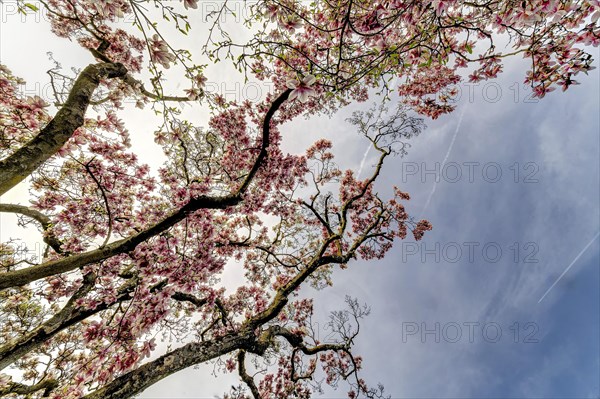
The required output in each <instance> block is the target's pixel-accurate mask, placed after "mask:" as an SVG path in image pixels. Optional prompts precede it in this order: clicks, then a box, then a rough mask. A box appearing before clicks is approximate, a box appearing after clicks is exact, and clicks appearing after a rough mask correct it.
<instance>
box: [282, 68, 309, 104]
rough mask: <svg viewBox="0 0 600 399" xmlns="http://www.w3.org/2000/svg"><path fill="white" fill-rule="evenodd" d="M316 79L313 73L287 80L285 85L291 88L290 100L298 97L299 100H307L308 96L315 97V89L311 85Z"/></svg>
mask: <svg viewBox="0 0 600 399" xmlns="http://www.w3.org/2000/svg"><path fill="white" fill-rule="evenodd" d="M316 81H317V79H316V78H315V77H314V76H313V75H306V76H305V77H304V78H302V80H300V81H298V80H296V79H290V80H288V81H287V83H286V84H287V87H288V88H289V89H293V91H292V92H291V93H290V97H289V98H290V100H294V99H296V98H297V99H298V100H300V102H303V103H305V102H307V101H308V99H309V98H310V97H315V96H316V95H317V91H316V90H315V89H314V88H313V87H312V85H314V84H315V82H316Z"/></svg>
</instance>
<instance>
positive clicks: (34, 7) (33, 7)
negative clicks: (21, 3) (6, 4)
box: [25, 3, 39, 11]
mask: <svg viewBox="0 0 600 399" xmlns="http://www.w3.org/2000/svg"><path fill="white" fill-rule="evenodd" d="M25 7H27V8H29V9H30V10H32V11H38V10H39V8H37V7H36V6H35V5H33V4H31V3H25Z"/></svg>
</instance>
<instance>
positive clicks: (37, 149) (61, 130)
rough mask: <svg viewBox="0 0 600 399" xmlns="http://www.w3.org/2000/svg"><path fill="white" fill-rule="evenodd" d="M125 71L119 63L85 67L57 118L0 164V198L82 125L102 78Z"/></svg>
mask: <svg viewBox="0 0 600 399" xmlns="http://www.w3.org/2000/svg"><path fill="white" fill-rule="evenodd" d="M126 73H127V69H125V67H124V66H123V65H122V64H120V63H99V64H92V65H89V66H87V67H86V68H85V69H84V70H83V71H82V72H81V74H79V77H78V78H77V80H75V83H74V84H73V88H72V89H71V92H70V93H69V97H68V98H67V101H66V102H65V104H64V105H63V106H62V108H61V109H60V110H59V111H58V112H57V113H56V116H54V118H53V119H52V120H51V121H50V123H48V125H46V127H44V128H43V129H42V130H41V131H40V133H39V134H38V135H36V136H35V137H34V138H33V139H32V140H31V141H29V142H28V143H27V144H25V145H24V146H23V147H21V148H19V149H18V150H17V151H16V152H15V153H14V154H12V155H11V156H9V157H8V158H6V159H4V160H2V161H0V195H2V194H4V193H6V192H7V191H8V190H10V189H11V188H13V187H14V186H16V185H17V184H18V183H20V182H21V181H22V180H24V179H25V178H26V177H27V176H29V175H30V174H31V173H32V172H33V171H34V170H35V169H37V168H38V166H40V165H41V164H42V163H43V162H44V161H46V160H47V159H48V158H50V157H51V156H52V155H54V154H56V152H57V151H58V150H59V149H60V148H61V147H62V146H63V145H64V144H65V143H66V142H67V140H69V138H70V137H71V136H72V135H73V133H74V132H75V130H76V129H77V128H79V127H81V126H82V125H83V121H84V116H85V112H86V110H87V107H88V105H89V103H90V100H91V98H92V94H93V93H94V91H95V90H96V88H97V87H98V85H99V84H100V80H101V79H103V78H116V77H120V76H124V75H125V74H126Z"/></svg>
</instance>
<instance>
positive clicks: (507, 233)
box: [0, 21, 600, 398]
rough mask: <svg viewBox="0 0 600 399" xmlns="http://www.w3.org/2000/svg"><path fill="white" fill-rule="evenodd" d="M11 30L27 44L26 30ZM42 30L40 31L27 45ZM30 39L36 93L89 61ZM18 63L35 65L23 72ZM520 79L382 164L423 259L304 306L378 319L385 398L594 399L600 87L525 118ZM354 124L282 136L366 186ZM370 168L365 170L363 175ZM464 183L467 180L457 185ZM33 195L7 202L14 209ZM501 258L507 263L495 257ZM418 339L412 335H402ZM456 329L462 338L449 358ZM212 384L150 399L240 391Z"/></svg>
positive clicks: (5, 54)
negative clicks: (59, 71) (58, 64)
mask: <svg viewBox="0 0 600 399" xmlns="http://www.w3.org/2000/svg"><path fill="white" fill-rule="evenodd" d="M4 22H5V21H3V24H4ZM8 22H9V23H10V22H11V21H8ZM12 22H14V21H12ZM8 26H9V25H6V27H8ZM6 27H4V28H3V32H2V33H6V32H7V28H6ZM11 28H12V29H14V32H17V33H18V32H19V30H18V29H23V24H20V25H19V24H13V25H12V26H11ZM31 28H32V27H31V26H29V28H28V29H31ZM38 29H39V30H40V32H42V31H43V23H42V24H38V25H35V26H34V29H33V30H32V31H36V32H37V30H38ZM22 37H23V40H24V42H23V43H21V46H15V44H14V43H13V42H11V40H10V38H8V36H2V35H0V39H1V40H2V42H1V43H0V50H1V53H0V58H1V60H2V61H3V62H6V64H7V65H8V66H9V67H11V68H13V70H14V72H15V73H16V74H18V75H21V76H24V77H25V78H28V80H29V82H36V80H35V79H36V77H39V76H43V72H44V71H45V70H46V69H48V68H49V67H50V66H51V65H50V63H49V62H48V61H47V58H46V56H45V50H47V49H52V50H53V51H56V52H58V53H61V52H63V55H64V54H66V57H67V58H66V59H67V60H70V62H65V66H66V67H67V68H68V67H70V66H71V65H79V66H81V65H85V64H86V63H87V62H89V61H91V59H90V58H89V56H88V55H84V53H82V52H81V51H79V50H76V49H75V46H74V45H72V44H69V43H68V42H67V41H65V40H61V39H58V38H54V37H52V36H49V37H47V40H48V42H46V43H47V44H46V47H40V44H39V39H38V37H39V36H35V35H30V36H24V35H22ZM45 40H46V37H45ZM36 46H38V47H37V48H36ZM25 47H26V48H29V49H30V50H31V54H30V55H28V57H27V59H24V58H23V57H22V48H25ZM28 51H29V50H28ZM69 57H70V58H69ZM86 57H87V58H86ZM594 58H595V59H599V58H600V56H599V54H598V51H595V55H594ZM62 60H63V59H61V61H62ZM524 71H525V64H524V63H523V62H522V61H518V60H511V61H509V63H508V64H507V66H506V68H505V72H504V74H502V75H501V78H500V79H498V80H496V81H495V83H493V84H488V85H487V86H486V83H485V82H482V83H481V84H480V85H479V86H474V87H472V89H473V97H472V101H470V99H469V95H468V94H469V90H470V88H469V86H467V85H464V84H462V85H461V89H462V93H463V95H462V97H461V98H460V99H459V100H458V103H457V105H458V108H457V111H456V112H455V113H453V114H452V115H449V116H442V117H440V118H439V119H438V120H436V121H430V120H428V121H427V125H428V128H427V129H426V130H425V131H424V132H423V133H422V134H421V135H420V136H419V137H416V138H414V139H412V140H411V141H410V144H411V145H412V147H411V148H410V149H409V150H408V155H407V156H405V157H404V158H394V159H392V160H391V161H390V162H389V163H388V164H387V166H386V169H385V170H384V173H383V174H382V176H381V179H380V181H379V183H378V189H379V191H380V192H381V193H382V195H385V194H389V193H390V192H391V189H390V188H391V186H392V185H397V186H399V187H400V188H402V190H403V191H407V192H409V193H410V194H411V196H412V199H411V201H409V203H408V205H407V209H408V211H409V213H411V214H413V215H415V216H416V217H418V216H420V215H422V216H423V217H424V218H427V219H428V220H430V221H431V222H432V224H433V226H434V230H433V231H431V232H429V234H427V235H426V236H425V238H424V240H423V241H422V242H420V243H419V245H415V244H414V243H413V242H410V241H407V242H405V243H404V244H403V243H397V245H396V247H395V248H394V249H393V250H392V251H391V252H390V253H389V254H388V256H387V257H386V258H385V259H384V260H382V261H379V262H368V263H365V262H355V263H353V264H351V265H350V268H349V269H348V270H345V271H341V272H336V273H335V279H334V287H332V288H329V289H327V290H325V291H322V292H318V293H314V292H312V291H311V290H310V289H307V290H305V291H304V294H305V295H312V294H314V295H316V298H317V299H316V308H317V315H318V316H319V317H320V318H321V320H325V318H326V315H327V312H329V311H332V310H337V309H340V308H343V307H344V296H345V295H346V294H349V295H352V296H354V297H356V298H358V299H359V300H360V301H361V302H366V303H368V304H369V305H370V306H371V308H372V313H371V315H370V316H369V318H368V319H367V320H366V321H365V323H364V324H363V325H362V326H361V335H360V337H359V339H358V342H357V347H356V351H357V353H360V354H361V355H363V357H364V373H363V376H364V378H365V379H366V380H367V381H368V382H370V383H376V382H381V383H383V384H384V385H385V386H386V391H387V393H388V394H390V395H392V397H394V398H598V397H600V382H599V381H600V363H599V362H600V360H599V359H600V343H599V339H600V338H599V337H600V319H599V317H600V316H599V315H600V274H599V263H600V259H599V256H600V255H599V246H600V244H599V242H600V239H598V238H596V239H594V240H593V238H594V237H595V235H596V234H597V233H598V231H599V230H600V221H599V218H600V208H599V203H600V198H599V191H600V166H599V158H600V141H599V140H600V139H599V138H600V134H599V133H600V119H599V118H600V117H599V113H600V112H599V110H600V99H599V96H600V80H599V74H598V70H595V71H593V72H592V73H590V75H589V76H580V77H578V79H577V80H579V81H580V82H581V83H582V84H581V85H580V86H575V87H572V88H571V89H569V90H568V91H567V92H566V93H558V92H554V93H550V94H549V95H548V96H547V97H546V98H544V99H542V100H539V101H537V102H531V101H530V98H529V94H530V91H529V90H527V89H525V88H523V86H522V85H521V82H522V80H523V76H524ZM40 73H41V74H42V75H40ZM41 84H42V86H41V87H43V84H44V82H43V81H42V82H41ZM515 84H516V85H515ZM28 87H29V88H32V87H34V86H32V85H31V83H30V86H28ZM517 87H518V88H519V89H518V92H516V90H517ZM499 94H501V95H499ZM486 96H487V97H486ZM496 97H497V98H496ZM486 98H487V99H486ZM461 114H462V119H461V118H460V115H461ZM346 116H347V112H342V113H340V114H339V115H338V116H336V117H335V118H334V119H326V118H323V119H318V120H310V121H299V122H297V123H295V124H293V125H291V126H289V127H287V128H286V129H287V130H285V131H284V133H285V135H286V142H285V145H286V146H287V148H289V149H290V151H292V150H293V149H298V148H306V146H308V145H309V144H310V143H311V142H312V141H314V140H315V139H317V138H319V137H323V136H325V137H327V138H329V139H331V140H332V141H334V143H335V146H336V147H335V149H336V152H337V154H338V156H339V157H340V158H339V159H338V162H339V163H340V164H341V165H342V166H345V167H352V168H354V169H355V170H358V168H359V165H360V161H361V159H362V157H363V155H364V153H365V149H366V143H365V141H364V140H361V138H360V137H359V136H358V135H357V134H353V133H352V130H351V129H350V126H349V125H345V124H344V122H343V120H344V118H345V117H346ZM131 117H132V120H133V121H134V123H133V124H132V126H131V130H132V134H133V135H134V137H133V142H134V145H136V143H139V142H143V141H148V140H147V134H148V133H147V132H146V133H144V132H143V131H142V130H143V129H145V128H146V126H144V125H143V124H142V125H140V124H136V123H135V122H136V121H140V120H141V119H136V118H138V116H137V114H132V115H131ZM459 121H460V124H459ZM150 129H152V127H150ZM142 155H143V156H148V157H149V158H152V157H153V156H154V155H153V154H152V153H151V152H145V154H142ZM371 155H373V154H371ZM444 159H446V162H445V163H444ZM372 161H373V159H372V158H370V157H369V156H368V157H367V160H366V163H365V169H364V171H363V173H364V174H366V173H367V171H368V167H369V166H370V165H371V163H372ZM436 163H437V165H439V169H440V180H439V182H438V183H437V184H435V182H434V180H435V176H434V175H433V174H425V175H421V171H423V170H424V169H427V170H434V169H435V167H436ZM469 165H471V166H472V168H473V169H471V170H472V171H473V179H472V182H471V181H469ZM415 168H418V169H417V170H418V172H417V173H416V174H414V175H413V174H411V173H409V171H414V170H415ZM457 168H458V169H457ZM457 170H460V172H461V174H462V175H461V177H460V178H457V179H454V177H455V176H456V171H457ZM442 171H445V172H444V173H442ZM498 171H500V172H501V176H500V175H498ZM517 172H518V173H517ZM452 180H457V181H455V182H452ZM515 180H516V181H515ZM434 185H435V190H434ZM433 190H434V191H433ZM432 191H433V194H432ZM24 192H25V191H15V194H11V193H9V195H13V196H12V197H9V195H7V199H6V200H5V201H8V200H12V201H16V200H18V199H19V197H18V196H19V195H22V194H23V193H24ZM428 198H430V200H429V201H428ZM3 200H4V199H3ZM425 205H427V206H425ZM4 220H6V219H4ZM590 242H591V244H589V243H590ZM515 243H516V245H515ZM588 244H589V247H588V248H587V250H586V251H585V252H584V253H583V254H582V255H581V257H580V258H579V259H578V260H577V261H576V262H575V263H573V265H572V266H571V268H570V269H569V270H568V272H567V273H566V274H565V275H564V277H562V278H561V279H560V280H559V281H558V283H556V285H555V286H554V287H553V288H552V290H550V292H548V294H547V295H546V296H545V297H544V298H543V300H542V301H541V302H539V300H540V298H542V296H543V295H544V294H545V292H546V291H547V290H548V288H550V287H551V286H552V284H553V283H554V282H555V281H556V279H557V278H558V277H559V276H560V275H561V273H563V272H564V270H565V269H566V268H567V267H568V266H569V265H570V264H571V263H572V261H573V260H574V259H575V258H576V257H577V255H578V254H579V253H580V252H581V251H582V249H584V247H586V245H588ZM436 245H437V247H436ZM415 248H416V252H415ZM436 248H439V251H438V250H436ZM457 248H460V249H461V251H462V252H461V253H460V254H458V253H457V252H456V249H457ZM469 248H473V249H474V251H473V258H472V259H470V258H469V253H468V251H469ZM484 248H485V249H486V252H483V249H484ZM498 248H500V250H501V251H502V253H501V254H496V252H494V251H496V250H497V249H498ZM517 248H518V251H517ZM426 250H429V252H426ZM436 255H439V257H440V260H439V261H436V259H435V256H436ZM495 258H497V259H495ZM532 261H536V262H532ZM538 302H539V303H538ZM436 323H437V324H436ZM515 323H518V324H515ZM436 325H439V336H440V339H439V341H440V342H435V341H436V340H435V335H434V334H433V333H432V334H426V335H423V334H422V328H423V327H425V328H427V329H429V330H434V329H435V328H436ZM414 326H418V328H419V331H418V332H416V333H415V334H412V335H408V331H409V330H408V329H409V328H412V327H414ZM456 326H459V328H460V331H461V334H462V335H461V336H460V338H459V339H456V342H449V341H451V340H452V339H453V338H454V337H455V333H456V331H457V329H456ZM469 326H473V330H472V331H473V336H472V339H470V337H469V333H470V327H469ZM484 327H485V328H486V329H485V330H482V328H484ZM511 327H512V329H511ZM498 328H499V329H501V335H499V336H498V337H496V338H495V335H496V332H497V331H500V330H499V329H498ZM403 331H404V333H405V334H404V335H405V336H404V339H403ZM516 332H518V336H515V333H516ZM515 339H516V340H517V341H518V342H515ZM526 339H529V340H530V341H532V340H533V341H537V342H524V340H526ZM491 341H497V342H491ZM211 370H212V367H211V366H208V367H201V368H200V369H199V370H193V369H190V370H186V371H184V372H181V373H178V374H176V375H174V376H172V377H169V378H167V379H165V380H163V381H162V382H160V383H158V384H156V385H155V386H153V387H152V388H151V389H149V390H147V391H146V392H145V393H144V394H143V395H142V397H143V398H200V397H213V396H214V395H221V394H222V393H223V389H227V388H228V387H229V386H230V385H231V383H233V382H234V381H235V380H232V379H231V378H229V377H226V378H223V379H221V380H216V379H215V378H214V377H212V376H209V374H208V373H209V372H210V371H211ZM345 391H346V390H345V389H343V388H342V389H341V390H340V391H339V392H338V393H331V392H327V396H328V397H332V396H336V397H342V396H344V393H345Z"/></svg>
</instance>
